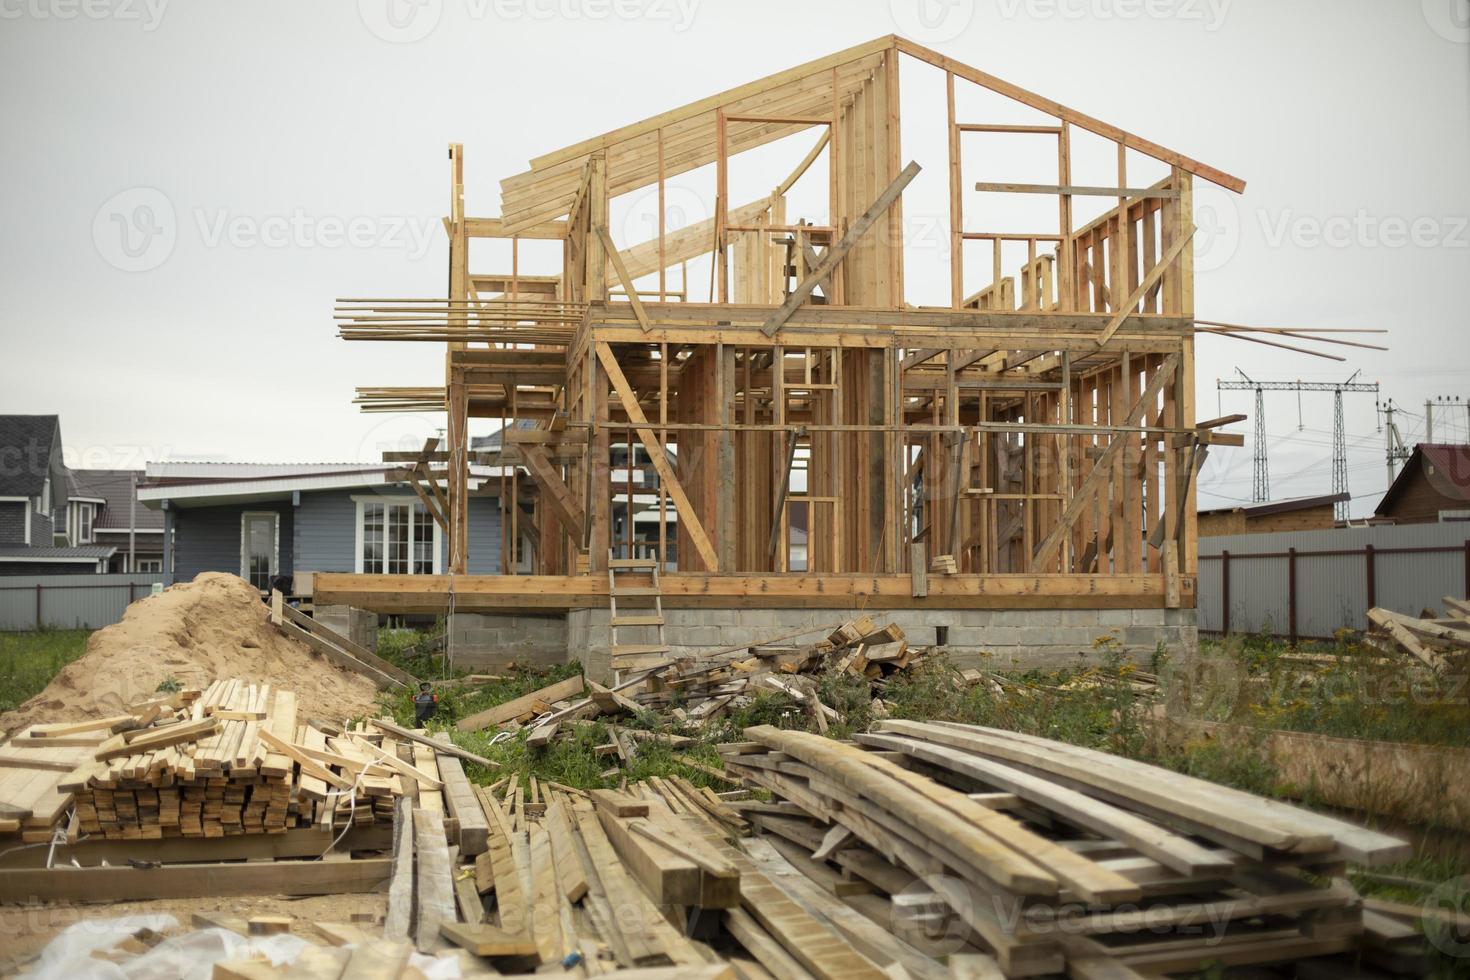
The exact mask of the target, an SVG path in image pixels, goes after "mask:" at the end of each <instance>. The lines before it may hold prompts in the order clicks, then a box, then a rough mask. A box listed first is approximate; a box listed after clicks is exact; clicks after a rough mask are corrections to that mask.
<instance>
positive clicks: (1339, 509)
mask: <svg viewBox="0 0 1470 980" xmlns="http://www.w3.org/2000/svg"><path fill="white" fill-rule="evenodd" d="M1235 373H1236V374H1238V375H1240V378H1241V380H1239V381H1219V380H1217V381H1216V382H1215V387H1216V388H1217V389H1219V390H1220V391H1254V392H1255V393H1256V417H1255V437H1254V438H1255V444H1254V446H1253V447H1252V449H1253V453H1252V456H1251V501H1252V502H1254V503H1260V502H1263V501H1266V500H1269V499H1271V478H1270V470H1269V466H1270V460H1269V459H1268V456H1267V445H1266V397H1265V393H1266V392H1268V391H1294V392H1296V393H1297V414H1298V418H1299V419H1300V415H1301V397H1302V392H1304V391H1330V392H1332V401H1333V406H1332V407H1333V413H1332V492H1333V493H1334V494H1337V493H1348V492H1349V491H1348V475H1347V474H1348V470H1347V431H1346V429H1345V427H1344V426H1343V416H1342V393H1343V392H1345V391H1371V392H1373V393H1374V394H1375V395H1376V394H1377V393H1378V382H1376V381H1374V382H1372V383H1371V384H1370V383H1368V382H1366V381H1359V380H1357V378H1358V375H1359V374H1361V373H1362V372H1361V371H1354V372H1353V374H1352V377H1350V378H1348V379H1347V380H1346V381H1339V382H1331V381H1256V380H1254V379H1253V378H1251V377H1250V376H1249V375H1247V374H1246V373H1245V372H1244V371H1242V370H1241V369H1240V368H1236V369H1235ZM1332 512H1333V516H1334V517H1335V518H1337V519H1338V520H1346V519H1347V516H1348V501H1347V500H1340V501H1338V502H1337V503H1335V504H1333V505H1332Z"/></svg>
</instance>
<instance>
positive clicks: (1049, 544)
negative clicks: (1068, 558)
mask: <svg viewBox="0 0 1470 980" xmlns="http://www.w3.org/2000/svg"><path fill="white" fill-rule="evenodd" d="M1178 364H1179V355H1177V354H1170V355H1169V356H1168V357H1166V358H1164V360H1163V363H1162V364H1160V365H1159V367H1158V369H1157V370H1156V371H1154V373H1153V377H1151V378H1149V381H1148V385H1147V386H1146V387H1145V388H1144V390H1143V394H1142V395H1140V396H1139V399H1138V401H1136V402H1134V404H1133V407H1132V408H1131V409H1130V410H1129V412H1128V417H1127V419H1126V420H1125V421H1124V423H1123V424H1124V426H1134V425H1138V424H1139V423H1140V422H1141V421H1142V419H1143V416H1144V413H1145V412H1146V411H1147V410H1148V408H1149V407H1150V406H1151V405H1152V404H1153V402H1154V400H1155V399H1156V398H1157V397H1158V394H1159V392H1160V391H1161V390H1162V389H1163V387H1164V383H1165V382H1166V381H1167V380H1169V378H1170V377H1172V375H1173V374H1174V369H1175V367H1176V366H1178ZM1131 438H1133V437H1132V436H1115V437H1114V438H1113V439H1112V440H1110V441H1109V442H1108V447H1107V449H1105V450H1103V454H1102V456H1101V457H1099V458H1098V460H1097V462H1096V463H1095V464H1093V467H1092V472H1091V473H1088V474H1087V478H1086V479H1085V480H1083V481H1082V485H1081V486H1079V487H1078V488H1077V491H1076V493H1074V494H1073V495H1072V500H1071V502H1070V503H1068V504H1067V509H1066V510H1065V511H1063V512H1062V516H1061V517H1060V518H1058V520H1057V523H1056V524H1055V525H1054V526H1053V527H1052V529H1051V533H1049V534H1048V535H1047V536H1046V539H1045V540H1044V541H1042V542H1041V545H1040V546H1039V547H1038V548H1037V549H1036V553H1035V555H1034V556H1033V558H1032V565H1031V567H1032V568H1042V567H1045V565H1046V563H1047V562H1048V561H1050V560H1051V557H1052V555H1053V554H1055V553H1056V550H1057V548H1058V547H1060V546H1061V543H1062V538H1063V537H1064V536H1066V535H1067V533H1068V532H1070V531H1071V529H1072V525H1073V523H1075V522H1076V520H1077V518H1078V517H1079V516H1080V515H1081V513H1082V508H1083V507H1085V506H1087V504H1088V503H1089V501H1090V500H1091V497H1092V494H1093V493H1094V492H1095V491H1096V490H1097V488H1098V486H1099V485H1100V484H1101V483H1102V482H1103V480H1104V479H1105V478H1108V477H1110V476H1111V475H1112V463H1113V459H1114V457H1116V456H1117V454H1118V453H1120V452H1121V451H1122V449H1123V446H1124V445H1125V444H1126V443H1127V442H1128V441H1129V439H1131ZM1171 506H1172V504H1171Z"/></svg>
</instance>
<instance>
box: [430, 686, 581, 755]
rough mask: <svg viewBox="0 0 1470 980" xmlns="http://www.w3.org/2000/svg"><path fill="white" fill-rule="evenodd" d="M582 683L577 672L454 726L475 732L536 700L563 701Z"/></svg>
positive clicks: (517, 713) (522, 711)
mask: <svg viewBox="0 0 1470 980" xmlns="http://www.w3.org/2000/svg"><path fill="white" fill-rule="evenodd" d="M582 685H583V681H582V675H581V674H577V675H576V676H574V677H568V678H567V679H566V680H563V681H557V682H556V683H555V684H549V685H547V686H546V687H543V688H541V689H540V690H537V691H532V692H530V693H529V694H523V695H521V696H520V697H518V698H513V699H512V700H510V701H506V702H504V703H503V704H497V705H495V706H494V707H493V708H486V709H485V710H484V711H480V712H477V713H475V714H473V715H470V716H468V717H466V718H461V719H460V720H459V722H458V723H457V724H456V726H455V727H456V728H458V729H459V730H460V731H462V732H475V731H479V730H480V729H482V728H489V727H490V726H491V725H500V724H504V723H505V722H507V721H510V720H511V719H513V718H516V717H519V716H520V715H523V714H525V713H526V712H528V711H531V710H532V705H534V704H535V703H536V702H537V701H544V702H545V703H547V704H555V703H556V702H557V701H563V700H565V699H567V698H569V697H572V696H573V695H575V694H581V693H582ZM430 744H437V743H430Z"/></svg>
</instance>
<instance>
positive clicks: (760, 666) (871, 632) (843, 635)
mask: <svg viewBox="0 0 1470 980" xmlns="http://www.w3.org/2000/svg"><path fill="white" fill-rule="evenodd" d="M928 654H929V648H926V647H911V646H909V644H908V641H907V640H906V638H905V636H904V632H903V629H902V628H901V627H900V626H899V625H898V624H897V623H887V624H884V625H882V626H880V625H878V623H876V622H875V621H874V620H873V619H872V618H871V617H869V616H859V617H858V618H856V619H853V620H849V621H848V622H845V623H842V624H841V625H839V626H838V627H837V628H836V629H834V630H832V631H831V632H830V633H828V635H826V636H825V637H823V638H821V639H819V640H817V641H816V642H815V643H809V644H805V645H801V646H783V645H776V644H766V645H759V646H753V647H744V648H741V649H739V650H735V651H722V652H719V653H716V654H712V655H706V656H702V657H695V658H690V659H689V660H686V661H683V662H681V663H680V664H679V665H678V666H677V667H675V668H674V669H673V670H670V671H666V672H665V673H663V674H662V675H660V677H659V678H658V681H657V682H656V683H652V684H649V685H648V687H647V689H645V690H643V691H640V692H638V693H636V694H634V695H632V697H631V700H632V701H633V702H635V703H636V704H638V705H640V706H644V707H651V708H655V709H658V710H668V711H669V713H670V715H671V716H672V717H673V719H674V720H675V721H677V722H678V723H680V724H681V725H683V726H685V727H688V728H693V729H698V728H701V727H703V726H704V725H705V724H707V723H708V722H710V721H712V720H714V719H716V718H718V717H720V715H722V714H723V713H725V712H726V711H727V710H732V709H735V708H739V707H742V706H744V705H746V704H748V703H749V702H750V701H751V700H752V699H753V698H754V697H755V696H756V695H758V694H760V693H762V692H776V693H778V694H784V695H786V696H787V697H788V698H790V699H791V700H792V701H793V702H795V703H796V705H797V706H798V707H799V708H800V709H801V710H803V711H805V712H808V713H810V714H811V716H812V719H813V720H814V721H815V723H816V725H817V727H818V729H819V730H821V731H826V729H827V726H828V724H829V723H831V722H835V721H840V720H841V718H840V715H839V714H838V712H837V711H836V710H835V709H833V708H832V707H830V706H828V705H826V704H823V703H822V700H821V697H820V695H819V693H818V680H819V678H820V677H821V676H822V675H823V674H825V673H828V672H830V671H836V672H838V673H843V674H849V675H851V676H853V677H859V678H862V679H864V680H866V681H867V682H868V686H869V696H870V697H873V698H876V699H878V700H880V701H881V699H882V692H883V687H884V684H885V683H886V681H887V679H888V678H889V677H890V676H892V675H893V674H894V673H896V672H898V671H901V670H906V669H908V668H909V667H911V666H913V665H914V664H916V663H918V662H920V661H921V660H923V659H924V658H925V657H926V656H927V655H928ZM880 709H881V705H880ZM880 713H883V710H880Z"/></svg>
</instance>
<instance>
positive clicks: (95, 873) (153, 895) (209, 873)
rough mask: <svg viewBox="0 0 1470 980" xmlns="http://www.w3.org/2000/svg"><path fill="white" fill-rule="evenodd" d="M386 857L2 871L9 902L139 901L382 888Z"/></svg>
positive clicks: (0, 888)
mask: <svg viewBox="0 0 1470 980" xmlns="http://www.w3.org/2000/svg"><path fill="white" fill-rule="evenodd" d="M391 866H392V862H391V861H390V860H389V859H388V858H360V859H356V860H351V861H276V862H269V863H260V864H257V863H250V862H247V863H244V864H173V865H165V866H163V867H161V868H130V867H121V868H112V867H108V868H71V867H55V868H49V869H31V868H13V869H5V870H0V895H4V896H5V897H6V900H7V901H34V902H139V901H145V900H150V899H161V898H205V897H228V896H234V895H348V894H360V893H363V892H373V891H377V890H379V889H381V888H383V887H384V886H385V885H386V884H387V883H388V880H389V877H390V875H391V872H392V867H391Z"/></svg>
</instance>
